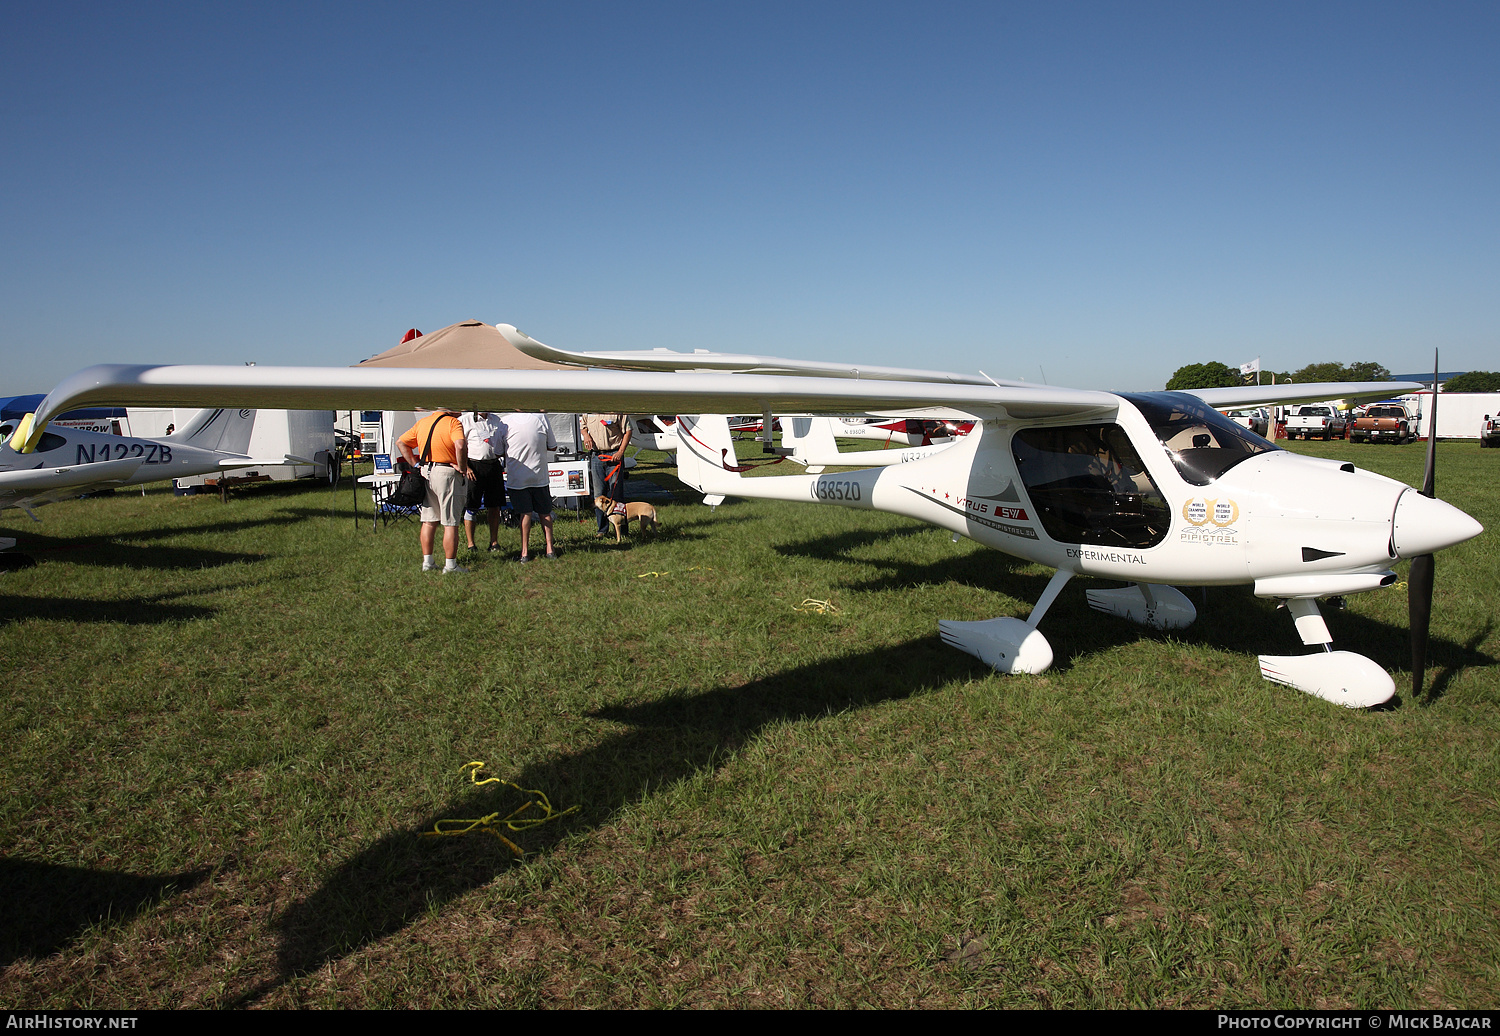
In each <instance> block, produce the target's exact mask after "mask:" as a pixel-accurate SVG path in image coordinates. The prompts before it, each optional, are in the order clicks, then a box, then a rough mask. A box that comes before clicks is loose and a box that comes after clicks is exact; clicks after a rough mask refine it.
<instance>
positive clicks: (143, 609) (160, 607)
mask: <svg viewBox="0 0 1500 1036" xmlns="http://www.w3.org/2000/svg"><path fill="white" fill-rule="evenodd" d="M200 592H202V591H194V595H195V596H196V595H197V594H198V593H200ZM178 596H181V595H179V594H159V595H156V596H154V597H127V598H124V599H122V600H118V601H90V600H87V599H85V598H79V597H19V596H13V595H0V625H4V624H9V623H13V622H22V621H25V620H27V619H53V620H57V621H60V622H117V623H120V624H121V625H125V626H150V625H155V624H156V623H161V622H186V621H188V620H189V619H207V618H210V617H211V616H213V615H215V614H216V610H215V609H213V608H207V607H204V606H203V605H200V604H163V603H161V602H162V601H164V600H166V599H167V598H171V597H178Z"/></svg>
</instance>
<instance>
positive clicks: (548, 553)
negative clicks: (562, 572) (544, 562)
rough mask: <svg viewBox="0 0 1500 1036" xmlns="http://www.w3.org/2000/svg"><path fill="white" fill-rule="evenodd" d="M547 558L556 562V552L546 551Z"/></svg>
mask: <svg viewBox="0 0 1500 1036" xmlns="http://www.w3.org/2000/svg"><path fill="white" fill-rule="evenodd" d="M547 557H549V558H551V559H552V560H553V561H556V560H557V551H555V550H549V551H547Z"/></svg>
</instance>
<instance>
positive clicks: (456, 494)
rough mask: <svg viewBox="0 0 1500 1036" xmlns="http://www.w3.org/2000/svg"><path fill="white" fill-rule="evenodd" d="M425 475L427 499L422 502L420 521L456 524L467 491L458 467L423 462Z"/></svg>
mask: <svg viewBox="0 0 1500 1036" xmlns="http://www.w3.org/2000/svg"><path fill="white" fill-rule="evenodd" d="M423 468H424V469H425V470H424V471H423V472H422V474H424V475H426V476H427V499H426V500H424V501H423V502H422V521H424V522H432V523H435V524H439V525H457V524H458V523H459V519H461V518H462V517H463V514H464V500H465V498H466V497H467V495H468V493H467V490H466V489H465V487H464V482H465V481H466V480H465V479H464V477H463V476H462V475H460V474H459V473H458V469H457V468H454V467H450V466H449V465H447V464H424V465H423Z"/></svg>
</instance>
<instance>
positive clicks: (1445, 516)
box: [1391, 489, 1484, 558]
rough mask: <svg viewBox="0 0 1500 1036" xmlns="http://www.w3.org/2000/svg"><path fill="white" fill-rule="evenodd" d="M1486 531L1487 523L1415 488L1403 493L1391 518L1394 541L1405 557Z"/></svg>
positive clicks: (1457, 541)
mask: <svg viewBox="0 0 1500 1036" xmlns="http://www.w3.org/2000/svg"><path fill="white" fill-rule="evenodd" d="M1483 531H1484V526H1483V525H1480V524H1479V523H1478V522H1476V521H1475V520H1474V519H1473V518H1470V517H1469V516H1468V515H1466V514H1464V513H1463V512H1462V511H1460V510H1459V509H1458V508H1456V507H1454V506H1453V505H1452V504H1448V503H1444V502H1443V501H1441V500H1434V499H1432V498H1431V497H1425V496H1423V495H1422V494H1421V493H1418V492H1417V491H1416V490H1415V489H1408V490H1407V491H1406V492H1404V493H1402V494H1401V499H1400V500H1399V501H1398V502H1397V504H1396V513H1395V515H1394V516H1393V517H1392V518H1391V544H1392V546H1394V547H1395V548H1396V556H1397V557H1401V558H1411V557H1416V556H1417V555H1418V554H1431V553H1433V552H1434V551H1439V550H1442V549H1443V548H1444V547H1451V546H1453V545H1454V544H1457V543H1462V542H1463V541H1464V540H1472V539H1473V538H1474V537H1475V536H1478V535H1479V534H1480V533H1481V532H1483Z"/></svg>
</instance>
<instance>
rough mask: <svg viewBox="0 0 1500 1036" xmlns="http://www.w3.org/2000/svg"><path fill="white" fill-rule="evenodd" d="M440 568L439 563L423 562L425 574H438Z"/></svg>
mask: <svg viewBox="0 0 1500 1036" xmlns="http://www.w3.org/2000/svg"><path fill="white" fill-rule="evenodd" d="M438 567H439V566H438V563H437V562H436V561H424V562H422V571H423V572H436V571H437V570H438Z"/></svg>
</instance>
